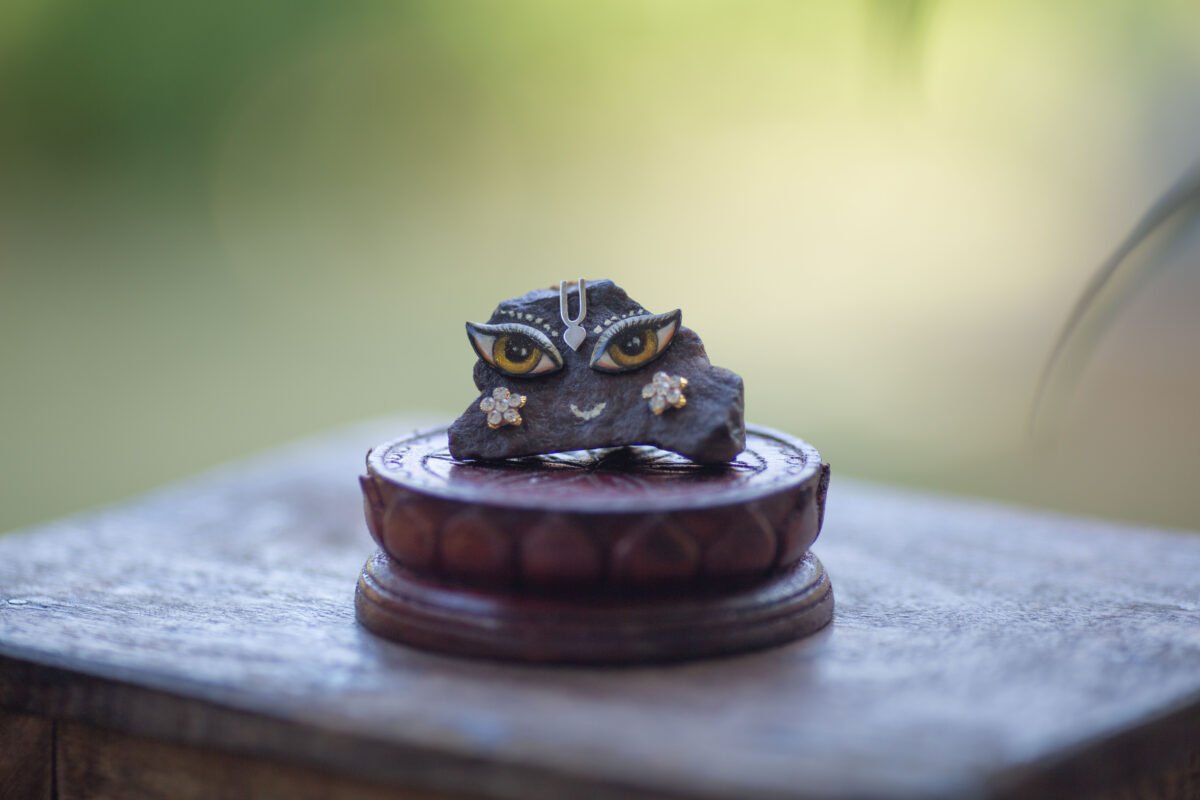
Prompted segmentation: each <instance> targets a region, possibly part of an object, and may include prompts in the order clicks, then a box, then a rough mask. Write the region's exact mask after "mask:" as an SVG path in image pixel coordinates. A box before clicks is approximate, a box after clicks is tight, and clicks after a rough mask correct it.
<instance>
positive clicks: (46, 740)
mask: <svg viewBox="0 0 1200 800" xmlns="http://www.w3.org/2000/svg"><path fill="white" fill-rule="evenodd" d="M53 775H54V723H53V722H52V721H51V720H48V719H44V718H41V717H35V716H32V715H30V714H9V713H5V712H3V711H0V798H3V800H51V798H52V797H53V796H54V783H53Z"/></svg>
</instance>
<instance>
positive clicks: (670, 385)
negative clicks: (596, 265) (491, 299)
mask: <svg viewBox="0 0 1200 800" xmlns="http://www.w3.org/2000/svg"><path fill="white" fill-rule="evenodd" d="M576 291H577V290H576V289H574V288H573V289H572V290H571V292H572V298H571V299H572V304H571V307H572V309H574V308H576V307H577V306H576V298H575V296H574V294H575V292H576ZM587 292H588V314H587V319H585V320H583V322H582V323H581V325H582V327H583V330H584V331H585V332H586V338H585V339H584V341H583V342H582V343H581V344H580V346H579V348H578V349H577V350H573V349H571V348H570V347H567V346H566V344H565V343H564V342H563V340H562V334H563V332H564V330H565V329H566V326H565V325H564V324H563V322H562V320H561V319H560V318H559V313H558V312H559V308H558V290H557V289H541V290H536V291H533V292H530V293H528V294H526V295H523V296H521V297H516V298H513V299H511V300H506V301H504V302H503V303H501V304H500V306H499V307H498V308H497V309H496V310H495V311H494V312H493V313H492V316H491V317H490V318H489V319H488V321H487V324H486V325H468V338H469V340H470V343H471V345H472V347H474V349H475V352H476V353H477V354H478V355H479V356H480V358H479V360H478V361H477V362H476V363H475V372H474V378H475V386H476V387H477V388H478V389H479V391H480V396H479V397H477V398H475V400H474V401H473V402H472V403H471V405H470V406H469V407H468V408H467V410H466V411H465V412H464V413H463V415H462V416H461V417H459V418H458V419H457V420H455V422H454V424H453V425H452V426H451V427H450V432H449V440H450V453H451V455H453V456H454V457H455V458H457V459H488V460H491V459H504V458H518V457H521V456H531V455H540V454H543V453H558V452H564V451H568V450H592V449H598V448H604V447H620V446H625V445H653V446H655V447H659V448H662V449H663V450H670V451H672V452H675V453H679V454H680V455H683V456H686V457H687V458H690V459H692V460H693V461H697V462H700V463H705V464H717V463H722V462H726V461H729V460H731V459H733V458H734V456H736V455H737V454H738V453H740V452H741V451H742V450H743V449H744V448H745V446H746V432H745V420H744V411H743V405H744V401H743V389H742V379H741V378H740V377H738V376H737V375H736V374H734V373H733V372H730V371H729V370H727V369H722V368H720V367H714V366H713V365H712V364H711V363H710V362H709V360H708V355H707V354H706V353H705V352H704V344H703V343H702V342H701V341H700V337H699V336H697V335H696V333H695V331H692V330H690V329H689V328H686V327H684V326H683V325H682V322H681V319H680V315H679V314H678V313H677V312H671V313H668V314H657V315H655V314H650V312H649V311H647V310H646V309H645V308H643V307H642V306H640V305H639V304H637V303H636V302H634V301H633V300H631V299H630V298H629V296H628V295H627V294H625V292H624V290H622V289H621V288H620V287H619V286H617V285H615V284H614V283H613V282H612V281H607V280H605V281H597V282H595V283H590V282H589V283H588V288H587ZM643 316H645V317H652V318H653V321H652V322H651V323H649V324H648V325H647V326H640V325H639V324H631V323H630V322H628V321H627V320H630V319H632V318H634V317H643ZM517 326H524V328H522V327H517ZM528 328H532V329H534V330H535V331H537V332H538V333H539V334H541V335H539V336H533V335H526V334H522V330H527V329H528ZM506 335H507V338H505V336H506ZM543 336H544V337H545V340H548V342H549V343H550V344H551V345H552V346H553V347H554V352H552V353H549V354H547V353H539V352H537V348H539V347H542V349H544V347H543V345H544V344H545V341H544V340H543V338H542V337H543ZM598 342H599V343H600V344H601V346H602V351H601V352H597V351H596V346H597V343H598ZM531 348H533V349H531ZM556 362H561V366H558V365H557V363H556ZM539 365H541V366H539ZM550 367H557V368H555V369H552V370H551V369H550ZM543 370H548V371H543ZM658 373H662V374H664V375H666V376H668V378H669V380H668V381H666V382H664V381H663V380H659V384H662V386H658V384H655V383H654V380H655V376H656V375H657V374H658ZM679 379H683V380H682V381H681V380H679ZM651 386H654V387H656V390H655V391H650V390H648V389H647V387H651ZM658 389H661V391H657V390H658ZM502 390H504V391H502ZM508 393H511V395H514V396H523V397H524V403H523V404H522V406H521V410H520V419H521V422H520V423H519V424H508V425H504V424H501V425H500V426H499V427H492V426H489V422H488V413H485V412H484V410H483V407H482V406H483V405H492V404H488V403H486V401H487V399H488V398H493V402H494V403H495V402H498V401H496V400H495V398H497V396H502V397H506V396H509V395H508ZM677 394H678V395H679V396H676V395H677ZM656 408H657V409H658V410H657V411H656V410H655V409H656ZM489 410H494V407H493V408H492V409H489ZM664 411H665V412H666V413H663V412H664Z"/></svg>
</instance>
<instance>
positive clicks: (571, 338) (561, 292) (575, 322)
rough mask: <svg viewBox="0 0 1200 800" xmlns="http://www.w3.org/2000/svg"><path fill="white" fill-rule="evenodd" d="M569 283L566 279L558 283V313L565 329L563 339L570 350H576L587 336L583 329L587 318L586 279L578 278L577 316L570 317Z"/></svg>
mask: <svg viewBox="0 0 1200 800" xmlns="http://www.w3.org/2000/svg"><path fill="white" fill-rule="evenodd" d="M570 292H571V288H570V284H569V283H567V282H566V281H559V283H558V315H559V316H560V317H562V321H563V324H564V325H566V326H567V329H566V330H565V331H563V341H565V342H566V343H567V346H568V347H570V348H571V349H572V350H578V349H579V346H580V345H581V344H583V340H584V339H586V338H587V331H585V330H584V329H583V321H584V320H585V319H587V279H586V278H580V279H579V316H577V317H575V319H571V298H570Z"/></svg>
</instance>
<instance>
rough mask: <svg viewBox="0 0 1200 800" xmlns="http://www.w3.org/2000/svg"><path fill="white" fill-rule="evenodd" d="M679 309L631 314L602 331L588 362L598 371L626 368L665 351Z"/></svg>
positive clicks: (635, 365) (641, 364)
mask: <svg viewBox="0 0 1200 800" xmlns="http://www.w3.org/2000/svg"><path fill="white" fill-rule="evenodd" d="M679 321H680V312H679V311H678V310H676V311H672V312H670V313H668V314H657V315H644V316H640V317H630V318H628V319H623V320H621V321H620V322H617V323H616V324H614V325H613V326H612V327H611V328H609V329H608V330H607V331H605V332H604V333H603V334H601V336H600V339H599V340H598V341H597V342H596V347H595V349H594V350H593V351H592V358H591V363H590V366H591V368H592V369H597V370H600V371H601V372H627V371H629V370H632V369H637V368H638V367H641V366H644V365H646V364H649V363H650V362H651V361H653V360H654V359H656V358H658V357H659V356H660V355H662V354H663V352H664V351H666V349H667V346H668V345H670V344H671V341H672V340H673V339H674V338H675V332H676V331H677V330H679Z"/></svg>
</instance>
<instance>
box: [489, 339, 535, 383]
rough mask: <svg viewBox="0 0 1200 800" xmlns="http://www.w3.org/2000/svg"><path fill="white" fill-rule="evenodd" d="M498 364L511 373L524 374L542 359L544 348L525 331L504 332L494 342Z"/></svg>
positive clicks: (494, 357)
mask: <svg viewBox="0 0 1200 800" xmlns="http://www.w3.org/2000/svg"><path fill="white" fill-rule="evenodd" d="M492 358H493V359H494V360H495V362H496V366H497V367H499V368H500V369H502V370H504V371H505V372H507V373H508V374H510V375H524V374H525V373H527V372H529V371H530V370H532V369H533V368H534V367H536V366H537V364H538V362H539V361H541V360H542V348H540V347H538V346H537V343H536V342H534V341H533V339H531V338H530V337H528V336H526V335H525V334H523V333H515V332H514V333H504V334H501V335H499V336H497V337H496V341H495V342H493V343H492Z"/></svg>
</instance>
